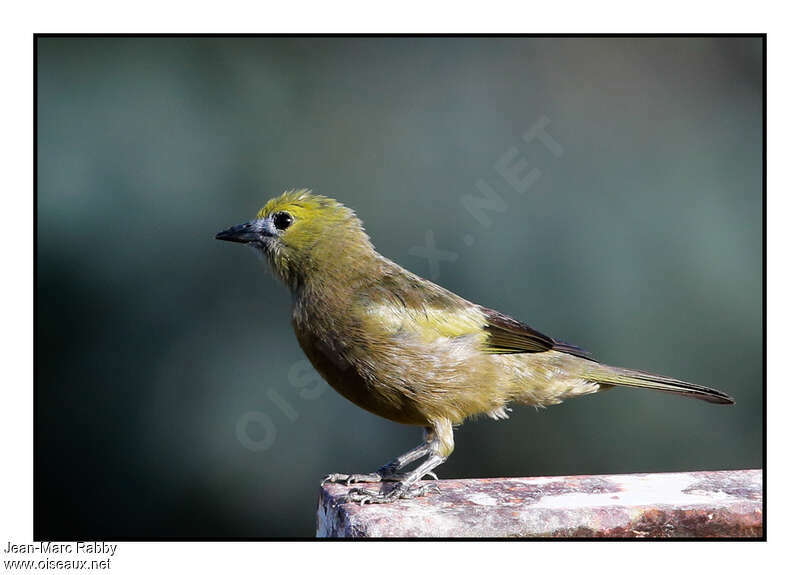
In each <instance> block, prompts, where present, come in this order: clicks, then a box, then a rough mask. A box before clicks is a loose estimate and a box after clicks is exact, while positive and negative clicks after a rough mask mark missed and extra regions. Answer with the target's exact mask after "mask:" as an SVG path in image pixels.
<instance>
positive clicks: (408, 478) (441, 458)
mask: <svg viewBox="0 0 800 575" xmlns="http://www.w3.org/2000/svg"><path fill="white" fill-rule="evenodd" d="M429 437H430V441H428V442H426V444H425V447H426V454H427V456H428V457H427V459H426V460H425V461H423V462H422V463H421V464H420V466H419V467H417V468H416V469H415V470H414V471H411V472H410V473H407V474H405V475H402V476H398V477H397V478H396V481H397V484H396V485H395V486H394V487H392V488H391V489H390V490H388V491H386V492H378V491H370V490H368V489H364V488H362V487H357V488H355V489H351V490H350V492H349V493H348V494H347V500H348V501H355V502H357V503H361V504H362V505H363V504H364V503H391V502H392V501H397V500H398V499H410V498H412V497H419V496H421V495H425V494H426V493H430V492H431V491H438V490H439V488H438V487H436V485H435V484H426V485H421V486H418V487H415V486H414V483H416V482H417V481H419V480H420V479H422V478H423V477H425V476H426V475H429V474H430V475H433V470H434V469H435V468H436V467H438V466H439V465H441V464H442V463H444V462H445V461H446V460H447V457H448V456H449V455H450V454H451V453H452V452H453V448H454V443H453V427H452V425H451V424H450V422H449V421H446V420H438V421H437V422H435V423H434V425H433V428H431V431H430V432H429ZM415 459H416V458H415ZM434 477H436V476H435V475H434Z"/></svg>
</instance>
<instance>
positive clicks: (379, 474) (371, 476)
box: [322, 427, 437, 485]
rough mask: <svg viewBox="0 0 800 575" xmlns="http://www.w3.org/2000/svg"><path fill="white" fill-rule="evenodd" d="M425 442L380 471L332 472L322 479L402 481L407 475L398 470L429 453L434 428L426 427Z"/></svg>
mask: <svg viewBox="0 0 800 575" xmlns="http://www.w3.org/2000/svg"><path fill="white" fill-rule="evenodd" d="M423 438H424V440H423V442H422V443H421V444H420V445H417V446H416V447H415V448H414V449H412V450H411V451H407V452H406V453H404V454H402V455H399V456H397V457H395V458H394V459H392V460H391V461H388V462H387V463H385V464H384V465H382V466H381V468H380V469H378V471H375V472H373V473H351V474H348V473H331V474H329V475H327V476H325V478H324V479H323V480H322V484H323V485H324V484H325V483H344V484H346V485H350V484H351V483H378V482H380V481H402V479H403V478H404V477H405V476H404V475H398V474H397V472H398V471H399V470H400V469H402V468H403V467H405V466H406V465H408V464H409V463H413V462H414V461H416V460H417V459H419V458H421V457H424V456H426V455H428V453H429V452H430V443H431V441H433V429H432V428H430V427H426V428H424V429H423ZM430 475H433V478H434V479H437V477H436V475H434V474H433V473H430Z"/></svg>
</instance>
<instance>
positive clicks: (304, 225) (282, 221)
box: [216, 190, 373, 289]
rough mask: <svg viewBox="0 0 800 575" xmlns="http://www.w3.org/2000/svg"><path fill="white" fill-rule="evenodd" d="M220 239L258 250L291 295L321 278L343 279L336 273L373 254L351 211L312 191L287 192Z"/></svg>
mask: <svg viewBox="0 0 800 575" xmlns="http://www.w3.org/2000/svg"><path fill="white" fill-rule="evenodd" d="M216 238H217V239H218V240H226V241H229V242H238V243H243V244H247V245H249V246H251V247H253V248H255V249H256V250H257V251H258V252H259V253H260V254H262V255H263V256H264V258H265V259H266V260H267V262H268V263H269V264H270V266H271V267H272V269H273V270H274V271H275V273H276V274H277V275H278V276H279V277H280V278H281V279H282V280H284V281H285V282H286V283H287V284H288V285H289V287H291V288H292V289H297V288H298V287H299V286H301V285H304V284H306V283H307V282H308V281H309V280H313V279H318V278H320V276H322V278H321V279H325V276H330V275H331V274H333V275H339V274H338V273H337V271H336V270H340V271H341V270H342V269H346V268H347V267H348V266H349V265H355V264H356V263H357V262H359V261H363V260H364V258H365V257H368V256H370V255H371V254H372V253H373V248H372V244H371V243H370V241H369V237H368V236H367V234H366V233H365V232H364V229H363V228H362V226H361V221H360V220H359V219H358V217H357V216H356V214H355V212H353V210H351V209H349V208H347V207H345V206H343V205H342V204H340V203H339V202H337V201H336V200H334V199H331V198H326V197H324V196H319V195H316V194H312V193H311V192H310V191H309V190H292V191H288V192H284V193H283V194H282V195H280V196H278V197H277V198H273V199H271V200H270V201H268V202H267V204H266V205H265V206H264V207H263V208H261V210H260V211H259V212H258V214H257V215H256V217H255V219H254V220H251V221H249V222H245V223H243V224H239V225H237V226H233V227H231V228H228V229H227V230H224V231H221V232H219V233H218V234H217V236H216ZM329 279H331V278H329Z"/></svg>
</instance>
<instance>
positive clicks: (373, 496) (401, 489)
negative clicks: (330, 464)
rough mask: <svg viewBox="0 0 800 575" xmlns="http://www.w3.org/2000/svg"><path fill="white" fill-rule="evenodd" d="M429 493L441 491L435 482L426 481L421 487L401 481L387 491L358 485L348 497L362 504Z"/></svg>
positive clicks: (352, 501) (385, 501) (410, 497)
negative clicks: (383, 491)
mask: <svg viewBox="0 0 800 575" xmlns="http://www.w3.org/2000/svg"><path fill="white" fill-rule="evenodd" d="M428 493H441V490H440V489H439V487H438V486H437V485H436V484H433V483H425V484H423V485H420V486H419V487H412V486H411V485H407V484H404V483H400V484H398V485H397V486H396V487H393V488H392V489H390V490H389V491H387V492H385V493H381V492H378V491H371V490H369V489H364V488H363V487H356V488H355V489H351V490H350V491H349V492H348V493H347V496H346V499H347V501H348V502H349V503H358V504H360V505H364V504H365V503H392V502H394V501H397V500H398V499H412V498H414V497H422V496H424V495H427V494H428Z"/></svg>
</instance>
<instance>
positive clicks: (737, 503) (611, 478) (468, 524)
mask: <svg viewBox="0 0 800 575" xmlns="http://www.w3.org/2000/svg"><path fill="white" fill-rule="evenodd" d="M436 483H437V485H438V486H439V489H440V490H441V493H438V494H430V495H427V496H426V497H422V498H417V499H410V500H401V501H398V502H396V503H391V504H380V505H369V504H368V505H363V506H362V505H359V504H356V503H347V502H346V499H345V496H346V494H347V492H348V491H349V490H350V489H351V487H347V486H344V485H336V484H326V485H325V486H323V488H322V490H321V493H320V499H319V509H318V512H317V536H318V537H346V538H364V537H387V538H388V537H404V538H408V537H426V538H429V537H581V538H587V537H592V538H593V537H616V538H619V537H624V538H641V537H647V538H670V537H698V538H706V537H753V538H758V537H761V536H762V501H761V471H760V470H745V471H713V472H691V473H655V474H634V475H598V476H572V477H530V478H508V479H460V480H447V481H438V482H436ZM370 487H372V486H370ZM376 487H379V486H376ZM390 487H391V484H389V485H386V486H385V488H390Z"/></svg>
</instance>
